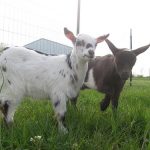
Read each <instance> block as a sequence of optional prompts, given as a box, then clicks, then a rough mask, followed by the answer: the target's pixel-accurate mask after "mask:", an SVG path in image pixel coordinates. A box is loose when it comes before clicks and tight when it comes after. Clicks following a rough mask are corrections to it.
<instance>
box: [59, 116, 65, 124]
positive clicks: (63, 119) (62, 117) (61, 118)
mask: <svg viewBox="0 0 150 150" xmlns="http://www.w3.org/2000/svg"><path fill="white" fill-rule="evenodd" d="M65 119H66V118H65V115H63V116H60V120H61V121H62V122H63V123H64V122H65Z"/></svg>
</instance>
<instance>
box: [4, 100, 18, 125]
mask: <svg viewBox="0 0 150 150" xmlns="http://www.w3.org/2000/svg"><path fill="white" fill-rule="evenodd" d="M16 107H17V104H13V103H12V102H11V101H9V100H7V101H4V104H3V107H2V113H3V115H4V121H5V123H6V125H7V126H10V125H11V124H12V123H13V117H14V114H15V111H16Z"/></svg>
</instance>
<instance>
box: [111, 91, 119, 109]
mask: <svg viewBox="0 0 150 150" xmlns="http://www.w3.org/2000/svg"><path fill="white" fill-rule="evenodd" d="M119 96H120V92H115V93H114V95H113V96H112V98H111V103H112V109H113V110H116V109H117V108H118V100H119Z"/></svg>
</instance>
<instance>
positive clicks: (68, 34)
mask: <svg viewBox="0 0 150 150" xmlns="http://www.w3.org/2000/svg"><path fill="white" fill-rule="evenodd" d="M64 34H65V36H66V37H67V38H68V39H69V40H71V41H72V43H73V44H75V41H76V37H75V36H74V34H73V33H72V32H71V31H69V30H68V29H67V28H64Z"/></svg>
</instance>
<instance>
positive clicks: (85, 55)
mask: <svg viewBox="0 0 150 150" xmlns="http://www.w3.org/2000/svg"><path fill="white" fill-rule="evenodd" d="M64 33H65V35H66V37H67V38H68V39H70V40H71V41H72V43H73V45H74V50H75V52H76V54H77V56H78V57H79V58H80V59H81V60H84V61H89V60H91V59H93V58H94V57H95V49H96V45H97V44H98V43H101V42H103V41H104V40H105V39H106V38H107V37H108V36H109V34H107V35H103V36H100V37H98V38H96V39H95V38H92V37H90V36H89V35H86V34H79V35H78V36H77V37H75V36H74V34H73V33H72V32H71V31H69V30H68V29H67V28H64Z"/></svg>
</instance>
